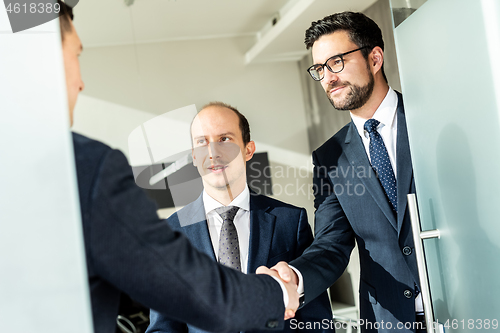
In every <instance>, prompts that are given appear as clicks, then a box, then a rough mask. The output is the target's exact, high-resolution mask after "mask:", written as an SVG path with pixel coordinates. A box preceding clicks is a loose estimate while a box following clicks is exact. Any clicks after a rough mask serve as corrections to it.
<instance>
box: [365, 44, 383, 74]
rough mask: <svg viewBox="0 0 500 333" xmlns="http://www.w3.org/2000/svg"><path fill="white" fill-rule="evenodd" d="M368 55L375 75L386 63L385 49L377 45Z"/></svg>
mask: <svg viewBox="0 0 500 333" xmlns="http://www.w3.org/2000/svg"><path fill="white" fill-rule="evenodd" d="M368 57H369V59H370V68H371V70H372V72H373V75H375V74H377V73H378V72H380V71H381V69H382V65H383V64H384V51H382V49H381V48H380V47H379V46H375V47H374V48H373V49H372V52H371V53H370V54H369V55H368Z"/></svg>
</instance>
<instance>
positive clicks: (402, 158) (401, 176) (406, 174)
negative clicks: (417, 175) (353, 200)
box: [396, 93, 413, 234]
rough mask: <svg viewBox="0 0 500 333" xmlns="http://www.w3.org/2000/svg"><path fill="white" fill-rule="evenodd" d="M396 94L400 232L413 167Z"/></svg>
mask: <svg viewBox="0 0 500 333" xmlns="http://www.w3.org/2000/svg"><path fill="white" fill-rule="evenodd" d="M397 94H398V109H397V119H398V125H397V126H398V137H397V143H396V160H397V161H396V165H397V166H398V167H397V173H398V174H397V186H398V234H399V233H400V232H401V226H402V225H403V218H404V215H405V210H406V204H407V197H406V195H407V194H408V193H410V186H411V179H412V176H413V169H412V164H411V155H410V144H409V142H408V132H407V129H406V119H405V114H404V106H403V97H402V95H401V94H400V93H397Z"/></svg>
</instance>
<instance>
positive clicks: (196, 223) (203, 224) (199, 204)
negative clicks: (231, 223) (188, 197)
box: [178, 195, 216, 260]
mask: <svg viewBox="0 0 500 333" xmlns="http://www.w3.org/2000/svg"><path fill="white" fill-rule="evenodd" d="M186 208H188V206H186ZM178 216H179V220H180V219H181V218H182V220H184V221H190V224H189V225H182V224H181V226H183V229H184V233H185V234H186V236H187V237H188V238H189V240H190V241H191V243H193V244H194V245H195V246H196V247H197V248H198V249H199V250H200V251H202V252H204V253H206V254H207V255H208V256H210V257H211V258H212V259H213V260H216V257H215V253H214V249H213V246H212V241H211V239H210V233H209V231H208V225H207V217H206V215H205V207H204V205H203V195H200V196H199V197H198V199H196V201H194V202H193V203H192V204H190V205H189V209H187V210H186V212H185V213H183V214H181V215H179V214H178ZM182 220H180V222H182Z"/></svg>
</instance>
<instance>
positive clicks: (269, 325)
mask: <svg viewBox="0 0 500 333" xmlns="http://www.w3.org/2000/svg"><path fill="white" fill-rule="evenodd" d="M278 325H279V322H278V321H277V320H276V319H271V320H268V321H267V323H266V327H267V328H277V327H278Z"/></svg>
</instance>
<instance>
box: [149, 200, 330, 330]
mask: <svg viewBox="0 0 500 333" xmlns="http://www.w3.org/2000/svg"><path fill="white" fill-rule="evenodd" d="M168 223H169V225H170V226H171V227H172V229H174V230H177V231H182V232H184V233H185V234H186V236H187V237H188V238H189V240H191V242H192V243H193V245H194V246H195V247H196V248H198V250H200V251H201V252H204V253H206V254H207V255H208V256H210V257H211V258H212V260H216V257H215V253H214V250H213V246H212V241H211V239H210V234H209V231H208V226H207V220H206V216H205V208H204V205H203V198H202V196H201V195H200V197H199V198H198V199H197V200H196V201H194V202H192V203H190V204H189V205H187V206H186V207H184V208H183V209H181V210H180V211H179V212H177V213H175V214H173V215H172V216H171V217H169V218H168ZM312 241H313V236H312V232H311V228H310V226H309V223H308V221H307V213H306V210H305V209H304V208H298V207H295V206H292V205H289V204H286V203H283V202H281V201H278V200H275V199H272V198H269V197H266V196H263V195H258V194H255V193H252V192H251V193H250V248H249V253H248V267H247V272H249V273H254V272H255V270H256V269H257V268H258V267H259V266H267V267H272V266H274V265H275V264H276V263H278V262H279V261H290V260H292V259H295V258H297V257H298V256H299V255H301V254H302V252H303V251H304V249H305V248H307V247H308V246H309V245H310V244H311V243H312ZM150 318H151V323H150V326H149V327H148V329H147V331H146V332H147V333H153V332H162V333H167V332H188V331H189V332H192V333H193V332H194V333H204V332H205V331H204V330H201V329H198V328H196V327H194V326H192V325H186V324H184V323H181V322H177V321H173V320H169V319H168V318H166V317H164V316H163V315H161V314H159V313H158V312H156V311H153V310H152V311H151V315H150ZM323 319H327V321H328V322H329V321H330V320H331V319H332V311H331V308H330V302H329V300H328V295H327V293H326V292H325V291H323V293H321V295H319V296H318V297H317V298H316V299H315V300H314V301H312V302H311V303H309V304H307V305H306V306H305V307H303V308H302V309H300V310H299V311H298V312H297V313H296V316H295V320H296V321H297V322H303V323H307V322H311V323H313V322H317V323H321V322H322V320H323ZM285 327H286V328H285V330H284V332H294V331H299V330H298V329H297V330H293V329H291V327H290V322H288V323H286V325H285ZM292 327H293V328H297V327H299V325H298V324H293V325H292ZM325 327H328V326H327V325H325ZM316 331H323V332H333V331H334V329H318V330H316Z"/></svg>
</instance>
